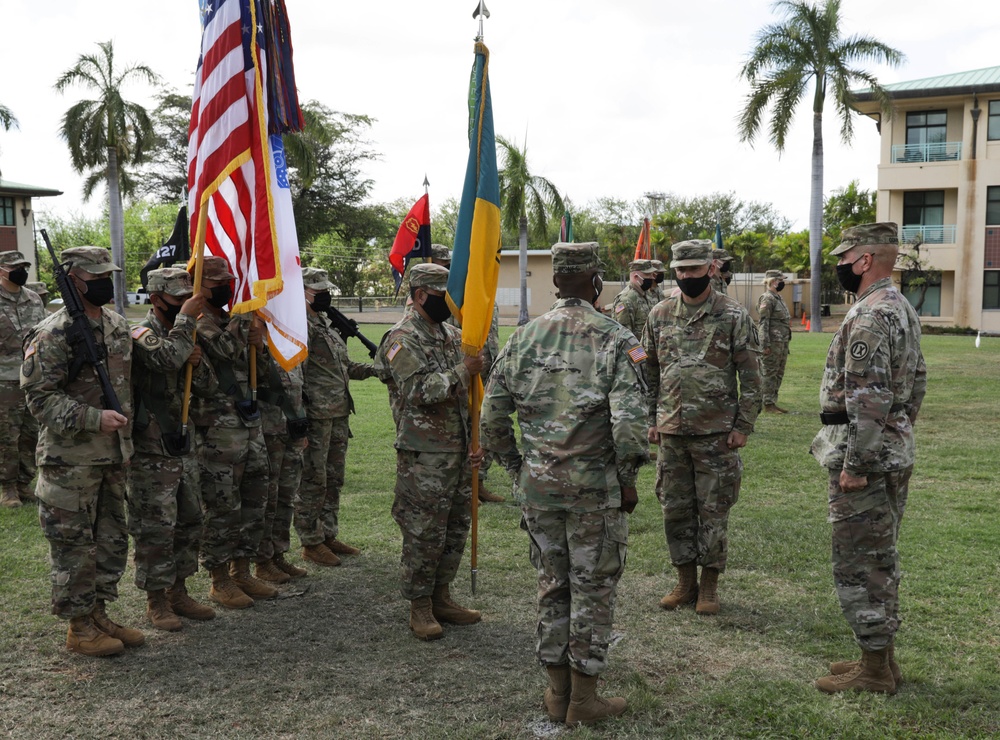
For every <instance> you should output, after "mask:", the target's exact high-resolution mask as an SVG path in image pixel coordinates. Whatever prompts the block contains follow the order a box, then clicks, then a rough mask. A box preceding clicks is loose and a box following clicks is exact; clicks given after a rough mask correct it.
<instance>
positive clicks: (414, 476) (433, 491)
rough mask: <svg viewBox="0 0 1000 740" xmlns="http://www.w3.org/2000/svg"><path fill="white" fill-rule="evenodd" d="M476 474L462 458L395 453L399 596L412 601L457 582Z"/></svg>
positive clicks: (447, 454) (455, 454) (394, 515)
mask: <svg viewBox="0 0 1000 740" xmlns="http://www.w3.org/2000/svg"><path fill="white" fill-rule="evenodd" d="M471 507H472V468H471V466H470V465H469V463H468V459H467V457H466V455H465V453H463V452H413V451H411V450H396V498H395V500H394V501H393V503H392V518H393V519H395V520H396V524H398V525H399V530H400V532H402V534H403V553H402V556H401V557H400V560H399V566H400V567H399V571H400V592H401V593H402V594H403V598H404V599H407V600H409V601H412V600H413V599H419V598H422V597H424V596H430V595H431V594H432V593H433V592H434V587H435V586H437V585H441V584H446V583H451V582H452V581H453V580H455V574H456V573H457V572H458V566H459V565H460V564H461V562H462V553H463V552H464V551H465V539H466V537H467V536H468V534H469V525H470V524H471V523H472V513H471Z"/></svg>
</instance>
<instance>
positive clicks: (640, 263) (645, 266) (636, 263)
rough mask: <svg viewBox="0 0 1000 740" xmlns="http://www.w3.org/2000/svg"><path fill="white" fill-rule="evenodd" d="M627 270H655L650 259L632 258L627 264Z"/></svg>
mask: <svg viewBox="0 0 1000 740" xmlns="http://www.w3.org/2000/svg"><path fill="white" fill-rule="evenodd" d="M628 271H629V272H656V270H655V268H654V267H653V261H652V260H632V261H631V262H630V263H629V266H628Z"/></svg>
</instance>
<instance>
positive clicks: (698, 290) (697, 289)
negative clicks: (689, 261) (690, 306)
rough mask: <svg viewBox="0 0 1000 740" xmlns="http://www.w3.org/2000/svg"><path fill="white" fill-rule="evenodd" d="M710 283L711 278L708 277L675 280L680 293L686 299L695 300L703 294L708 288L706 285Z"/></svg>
mask: <svg viewBox="0 0 1000 740" xmlns="http://www.w3.org/2000/svg"><path fill="white" fill-rule="evenodd" d="M711 281H712V278H711V277H709V276H708V275H702V276H701V277H692V278H677V287H678V288H680V289H681V293H683V294H684V295H686V296H687V297H688V298H697V297H698V296H700V295H701V294H702V293H704V292H705V288H707V287H708V284H709V283H710V282H711Z"/></svg>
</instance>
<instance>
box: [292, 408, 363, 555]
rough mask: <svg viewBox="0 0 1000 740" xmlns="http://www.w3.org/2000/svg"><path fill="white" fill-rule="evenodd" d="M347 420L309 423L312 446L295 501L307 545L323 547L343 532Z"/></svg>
mask: <svg viewBox="0 0 1000 740" xmlns="http://www.w3.org/2000/svg"><path fill="white" fill-rule="evenodd" d="M350 437H351V428H350V426H349V425H348V423H347V417H346V416H341V417H338V418H336V419H310V420H309V434H308V437H307V438H308V440H309V446H308V447H306V450H305V454H304V457H303V461H302V485H301V486H299V495H298V498H297V499H296V500H295V518H294V523H295V532H296V533H297V534H298V535H299V541H300V542H301V543H302V544H303V545H304V546H305V545H320V544H322V543H323V541H324V540H327V539H331V538H332V539H336V537H337V534H338V533H339V532H340V489H341V488H343V487H344V466H345V465H346V464H347V440H348V439H350Z"/></svg>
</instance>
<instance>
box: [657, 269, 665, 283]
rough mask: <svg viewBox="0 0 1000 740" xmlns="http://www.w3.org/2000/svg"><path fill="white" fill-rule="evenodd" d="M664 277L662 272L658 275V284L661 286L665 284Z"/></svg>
mask: <svg viewBox="0 0 1000 740" xmlns="http://www.w3.org/2000/svg"><path fill="white" fill-rule="evenodd" d="M663 278H664V275H663V273H662V272H658V273H656V284H657V285H659V284H660V283H662V282H663Z"/></svg>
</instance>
